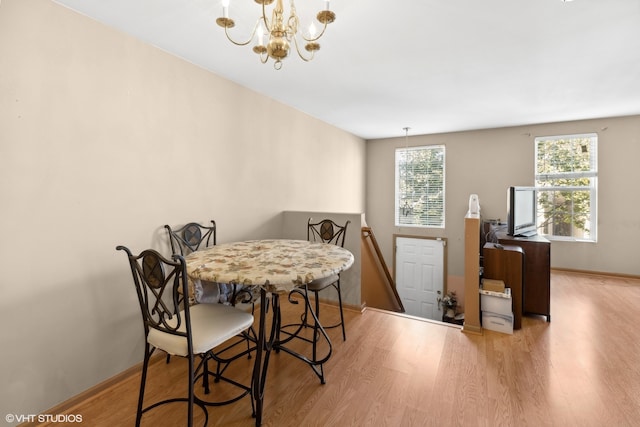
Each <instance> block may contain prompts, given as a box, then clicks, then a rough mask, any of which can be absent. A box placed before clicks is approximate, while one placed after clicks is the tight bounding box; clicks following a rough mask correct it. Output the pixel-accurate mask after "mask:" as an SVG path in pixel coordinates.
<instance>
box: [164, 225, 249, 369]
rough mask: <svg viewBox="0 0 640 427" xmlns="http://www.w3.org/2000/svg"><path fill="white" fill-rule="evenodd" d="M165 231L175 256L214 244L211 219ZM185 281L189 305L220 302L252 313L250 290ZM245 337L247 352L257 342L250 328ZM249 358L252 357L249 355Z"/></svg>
mask: <svg viewBox="0 0 640 427" xmlns="http://www.w3.org/2000/svg"><path fill="white" fill-rule="evenodd" d="M164 228H165V229H166V230H167V233H168V234H169V242H170V244H171V251H172V252H173V254H174V255H182V256H187V255H189V254H190V253H192V252H195V251H198V250H201V249H205V248H209V247H211V246H215V245H216V243H217V227H216V222H215V221H214V220H211V225H201V224H198V223H197V222H189V223H187V224H185V225H183V226H182V227H179V228H177V229H175V230H174V229H172V228H171V226H170V225H168V224H167V225H165V226H164ZM187 280H188V282H189V303H190V304H195V303H199V304H201V303H205V304H208V303H211V304H217V303H218V302H223V303H225V304H226V305H232V306H234V307H236V308H238V309H242V310H245V311H246V310H251V314H253V313H254V305H253V299H254V296H253V295H252V294H251V292H250V291H249V290H247V289H243V288H242V286H241V285H231V284H222V283H215V282H208V281H205V280H199V281H197V282H193V281H192V280H191V279H190V278H188V279H187ZM221 289H224V293H223V295H221ZM248 334H249V335H248V336H250V337H251V338H250V339H247V349H248V350H250V347H251V341H255V340H256V334H255V331H254V330H253V327H251V328H250V329H249V331H248ZM242 337H243V338H246V337H247V335H246V334H243V335H242ZM236 344H238V343H234V344H232V345H230V346H229V347H228V348H227V349H231V348H232V347H233V346H235V345H236ZM248 357H249V358H251V353H250V352H249V353H248ZM169 360H170V356H169V355H167V363H168V362H169Z"/></svg>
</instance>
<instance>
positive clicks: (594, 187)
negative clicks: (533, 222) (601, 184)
mask: <svg viewBox="0 0 640 427" xmlns="http://www.w3.org/2000/svg"><path fill="white" fill-rule="evenodd" d="M567 139H569V140H575V141H574V142H577V141H579V140H582V141H584V140H585V139H587V140H588V141H589V142H588V144H589V147H588V150H589V153H590V156H589V157H590V158H589V160H590V170H588V171H587V170H581V171H567V172H557V173H539V172H538V163H539V160H540V155H541V154H540V152H539V150H540V143H542V142H545V141H551V142H553V141H560V140H567ZM547 159H548V157H547ZM534 162H535V163H534V170H535V186H536V192H537V198H538V200H537V212H538V214H537V217H538V218H537V221H538V224H537V225H538V233H539V234H542V235H544V236H545V237H547V238H548V239H550V240H564V241H575V242H578V241H579V242H596V241H597V236H598V234H597V231H598V230H597V224H598V203H597V202H598V134H596V133H585V134H573V135H557V136H541V137H536V138H535V160H534ZM577 178H589V182H590V183H589V185H586V186H570V185H553V184H550V181H553V180H559V179H577ZM552 191H563V192H567V191H568V192H573V191H576V192H577V191H581V192H583V191H588V192H589V215H588V218H589V221H588V223H589V226H588V228H589V232H588V234H587V236H576V235H575V234H574V232H575V231H574V227H572V232H571V234H572V235H571V236H561V235H554V234H553V232H551V233H549V228H547V229H545V228H544V227H543V225H544V222H545V220H546V218H545V212H543V211H544V207H543V206H542V202H541V200H542V199H541V196H542V195H543V194H544V193H545V192H552ZM571 206H572V207H573V204H572V205H571ZM571 218H572V224H573V223H574V220H575V217H574V214H573V212H572V213H571ZM551 228H552V227H551Z"/></svg>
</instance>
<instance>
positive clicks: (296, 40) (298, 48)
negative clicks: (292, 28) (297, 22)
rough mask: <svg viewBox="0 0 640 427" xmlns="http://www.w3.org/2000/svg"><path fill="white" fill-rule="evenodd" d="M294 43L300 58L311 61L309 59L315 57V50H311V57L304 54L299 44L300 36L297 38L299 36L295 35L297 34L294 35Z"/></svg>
mask: <svg viewBox="0 0 640 427" xmlns="http://www.w3.org/2000/svg"><path fill="white" fill-rule="evenodd" d="M303 38H304V37H303ZM305 40H306V39H305ZM293 44H294V45H295V47H296V52H297V53H298V56H299V57H300V59H302V60H303V61H304V62H309V61H311V60H312V59H313V53H314V52H311V56H309V57H305V56H304V55H303V54H302V52H301V51H300V47H299V46H298V38H297V37H295V35H294V37H293Z"/></svg>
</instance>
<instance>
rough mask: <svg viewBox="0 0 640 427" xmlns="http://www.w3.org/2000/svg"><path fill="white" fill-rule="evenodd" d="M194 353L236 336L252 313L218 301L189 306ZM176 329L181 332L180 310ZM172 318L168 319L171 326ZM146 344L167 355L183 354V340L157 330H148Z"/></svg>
mask: <svg viewBox="0 0 640 427" xmlns="http://www.w3.org/2000/svg"><path fill="white" fill-rule="evenodd" d="M189 313H190V317H191V333H192V336H193V340H192V341H193V352H194V354H201V353H206V352H207V351H209V350H211V349H212V348H214V347H216V346H217V345H220V344H222V343H223V342H225V341H226V340H228V339H230V338H232V337H234V336H236V335H238V334H239V333H240V332H242V331H244V330H246V329H248V328H249V327H250V326H251V325H252V324H253V315H251V314H250V313H247V312H245V311H242V310H238V309H236V308H234V307H230V306H226V305H222V304H196V305H194V306H191V307H189ZM181 315H182V317H181V319H182V324H181V325H180V328H178V330H179V331H181V332H185V330H186V329H185V328H186V327H185V322H184V311H182V313H181ZM175 319H176V317H174V318H173V319H172V321H173V322H174V323H173V324H174V325H175ZM147 340H148V342H149V344H151V345H153V346H154V347H156V348H159V349H161V350H164V351H166V352H167V353H169V354H171V355H176V356H186V355H187V354H188V353H189V352H188V348H187V339H186V338H185V337H181V336H177V335H172V334H169V333H167V332H163V331H159V330H157V329H150V330H149V336H148V337H147Z"/></svg>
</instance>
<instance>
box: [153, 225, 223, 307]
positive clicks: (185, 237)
mask: <svg viewBox="0 0 640 427" xmlns="http://www.w3.org/2000/svg"><path fill="white" fill-rule="evenodd" d="M164 228H165V229H166V230H167V233H168V234H169V243H170V244H171V252H172V253H173V254H174V255H182V256H187V255H189V254H190V253H191V252H195V251H197V250H200V249H204V248H208V247H211V246H214V245H215V244H216V238H217V228H216V222H215V221H213V220H211V225H210V226H209V225H201V224H198V223H196V222H190V223H188V224H185V225H183V226H182V227H180V228H177V229H175V230H174V229H172V228H171V226H169V225H168V224H167V225H165V226H164ZM219 295H220V288H219V286H218V284H217V283H213V282H202V281H200V282H198V283H194V282H192V281H191V280H189V301H190V303H192V304H193V303H195V302H218V299H219Z"/></svg>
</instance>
